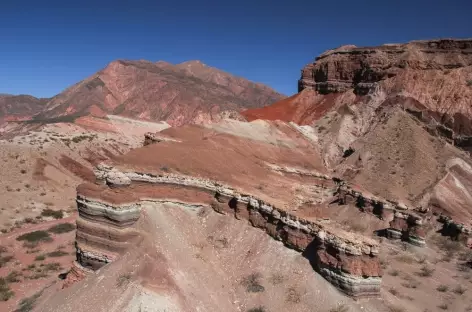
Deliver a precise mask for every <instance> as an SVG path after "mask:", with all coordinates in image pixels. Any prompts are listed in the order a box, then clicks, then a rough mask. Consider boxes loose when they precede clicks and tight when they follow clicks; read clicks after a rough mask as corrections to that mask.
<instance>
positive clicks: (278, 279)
mask: <svg viewBox="0 0 472 312" xmlns="http://www.w3.org/2000/svg"><path fill="white" fill-rule="evenodd" d="M269 281H270V283H271V284H272V285H279V284H282V283H283V282H284V281H285V277H284V276H283V275H282V274H280V273H275V274H272V275H271V276H270V278H269Z"/></svg>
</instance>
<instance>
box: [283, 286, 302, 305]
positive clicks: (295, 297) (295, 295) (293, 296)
mask: <svg viewBox="0 0 472 312" xmlns="http://www.w3.org/2000/svg"><path fill="white" fill-rule="evenodd" d="M285 300H286V301H287V302H290V303H299V302H300V301H301V295H300V293H299V292H298V290H297V289H295V288H294V287H289V288H288V290H287V297H286V298H285Z"/></svg>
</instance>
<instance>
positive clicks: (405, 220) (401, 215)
mask: <svg viewBox="0 0 472 312" xmlns="http://www.w3.org/2000/svg"><path fill="white" fill-rule="evenodd" d="M422 225H423V220H422V218H421V217H419V216H416V215H414V214H412V213H405V212H400V211H395V213H394V215H393V220H392V221H391V222H390V228H388V229H387V237H389V238H392V239H403V240H405V241H407V242H409V243H410V244H412V245H415V246H419V247H423V246H424V245H425V244H426V242H425V236H426V233H425V231H424V229H423V228H422Z"/></svg>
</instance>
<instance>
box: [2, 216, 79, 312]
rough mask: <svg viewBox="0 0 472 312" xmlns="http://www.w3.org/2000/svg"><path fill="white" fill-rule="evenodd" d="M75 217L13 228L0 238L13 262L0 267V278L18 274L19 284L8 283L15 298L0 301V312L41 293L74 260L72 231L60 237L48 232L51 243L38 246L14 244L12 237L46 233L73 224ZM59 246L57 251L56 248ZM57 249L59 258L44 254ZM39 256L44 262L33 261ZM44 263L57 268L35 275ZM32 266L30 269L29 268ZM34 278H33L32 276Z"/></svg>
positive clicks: (14, 239)
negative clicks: (55, 227)
mask: <svg viewBox="0 0 472 312" xmlns="http://www.w3.org/2000/svg"><path fill="white" fill-rule="evenodd" d="M75 218H76V216H75V215H73V216H70V217H67V218H64V219H60V220H52V221H46V222H42V223H39V224H36V225H32V224H31V225H25V226H23V227H22V228H20V229H16V230H15V231H12V232H10V233H8V234H2V235H1V236H0V242H1V246H3V247H6V249H7V252H6V254H9V255H12V256H13V260H12V261H11V262H9V263H7V264H6V265H5V266H4V267H0V276H1V277H6V276H7V275H8V274H10V273H12V272H13V271H16V272H19V273H20V276H19V277H18V278H19V282H12V283H9V286H10V288H11V289H12V290H13V291H14V293H15V296H14V297H13V298H12V299H10V300H8V301H6V302H4V301H0V311H12V310H14V309H15V308H16V306H17V305H18V303H19V301H20V299H21V298H25V297H29V296H32V295H34V294H35V293H37V292H38V291H40V290H42V289H43V288H44V287H46V286H47V285H49V284H51V283H54V282H58V281H59V278H58V275H59V273H64V272H67V271H68V270H69V268H70V266H71V264H72V261H74V259H75V248H74V238H75V231H71V232H68V233H63V234H54V233H51V238H52V239H53V241H51V242H42V243H39V245H38V246H37V247H33V248H26V247H24V246H23V243H24V242H23V241H17V240H16V238H17V237H18V236H20V235H22V234H25V233H30V232H33V231H47V230H48V229H49V228H50V227H52V226H54V225H57V224H62V223H74V221H75ZM59 246H61V248H59ZM57 250H60V251H62V252H64V253H65V254H64V255H61V256H60V257H51V256H48V255H47V254H48V253H50V252H53V251H57ZM39 255H45V260H35V258H36V257H37V256H39ZM48 263H58V264H59V266H60V268H55V269H54V271H48V272H45V273H46V274H45V275H44V276H43V275H39V274H38V272H39V271H37V270H41V269H42V268H43V266H41V265H47V264H48ZM32 266H34V268H33V267H32ZM35 275H36V277H33V276H35Z"/></svg>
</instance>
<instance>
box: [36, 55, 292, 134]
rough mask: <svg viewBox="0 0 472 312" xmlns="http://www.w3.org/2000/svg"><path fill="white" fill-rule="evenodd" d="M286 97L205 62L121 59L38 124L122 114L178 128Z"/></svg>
mask: <svg viewBox="0 0 472 312" xmlns="http://www.w3.org/2000/svg"><path fill="white" fill-rule="evenodd" d="M282 98H283V95H281V94H279V93H277V92H275V91H274V90H272V89H270V88H269V87H267V86H264V85H262V84H258V83H254V82H251V81H248V80H246V79H243V78H239V77H235V76H232V75H231V74H229V73H226V72H223V71H221V70H218V69H216V68H213V67H210V66H207V65H205V64H203V63H201V62H199V61H190V62H184V63H181V64H177V65H172V64H169V63H165V62H157V63H153V62H150V61H144V60H140V61H129V60H118V61H114V62H111V63H110V64H109V65H108V66H107V67H105V68H104V69H102V70H101V71H99V72H98V73H96V74H94V75H92V76H91V77H89V78H87V79H85V80H83V81H81V82H78V83H77V84H75V85H73V86H71V87H69V88H68V89H66V90H65V91H64V92H62V93H60V94H58V95H56V96H55V97H54V98H52V99H51V100H50V101H49V102H48V103H47V104H46V105H45V109H44V110H42V111H41V113H40V114H38V115H37V116H35V120H37V121H47V120H49V121H50V120H57V121H73V120H75V119H77V118H79V117H81V116H85V115H92V116H95V117H104V116H106V115H107V114H113V115H121V116H126V117H132V118H137V119H144V120H152V121H167V122H168V123H169V124H171V125H174V126H178V125H182V124H187V123H200V124H201V123H207V122H211V121H218V120H220V119H221V118H224V117H228V116H230V115H235V116H236V117H235V118H238V117H237V112H239V111H240V110H242V109H245V108H253V107H262V106H265V105H268V104H271V103H273V102H275V101H278V100H280V99H282Z"/></svg>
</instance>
